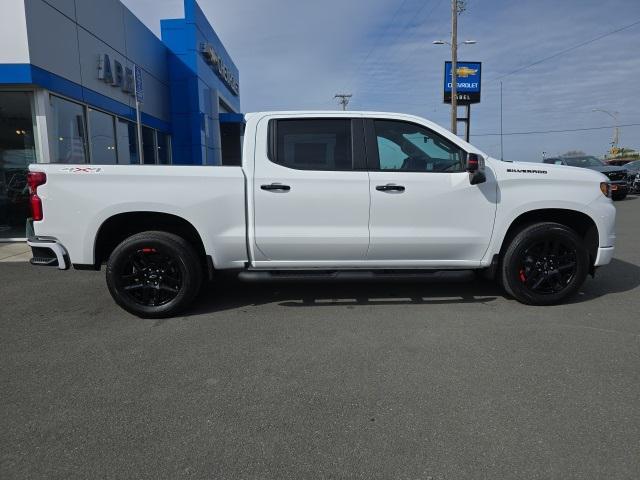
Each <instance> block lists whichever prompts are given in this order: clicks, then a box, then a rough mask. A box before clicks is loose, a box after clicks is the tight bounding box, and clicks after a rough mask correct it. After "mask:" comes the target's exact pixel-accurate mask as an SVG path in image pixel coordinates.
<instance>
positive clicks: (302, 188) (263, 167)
mask: <svg viewBox="0 0 640 480" xmlns="http://www.w3.org/2000/svg"><path fill="white" fill-rule="evenodd" d="M267 121H268V124H266V122H267ZM265 129H267V130H268V131H265ZM258 131H259V132H260V131H263V132H264V133H265V135H264V137H268V138H269V141H268V144H269V145H268V147H267V148H265V149H262V148H256V156H255V166H254V170H255V172H254V184H253V196H254V198H253V200H254V202H253V205H254V207H253V208H254V215H255V217H254V228H255V233H254V235H255V247H256V249H257V251H256V252H255V257H256V266H266V267H270V268H272V267H283V268H284V267H292V268H295V267H318V266H322V265H323V264H325V263H326V264H327V265H332V266H337V265H340V264H344V263H345V262H347V263H348V262H354V261H362V260H364V258H365V255H366V252H367V247H368V245H369V225H368V223H369V177H368V173H367V172H366V171H365V169H364V154H363V148H364V139H363V133H362V121H361V120H359V119H355V120H352V119H349V118H344V117H342V118H303V117H301V118H294V119H291V118H287V119H270V120H269V119H263V120H262V121H261V122H260V124H259V126H258ZM259 137H262V135H260V134H259ZM359 168H360V169H359Z"/></svg>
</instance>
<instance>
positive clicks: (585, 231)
mask: <svg viewBox="0 0 640 480" xmlns="http://www.w3.org/2000/svg"><path fill="white" fill-rule="evenodd" d="M540 222H554V223H559V224H561V225H564V226H566V227H569V228H571V229H572V230H573V231H575V232H576V233H577V234H578V235H579V236H580V237H582V239H583V240H584V242H585V246H586V248H587V251H588V252H589V261H590V263H591V266H592V267H593V263H594V262H595V259H596V256H597V254H598V246H599V236H598V226H597V224H596V222H595V221H594V220H593V218H591V217H590V216H589V215H588V214H586V213H584V212H581V211H579V210H571V209H564V208H540V209H536V210H529V211H527V212H523V213H521V214H520V215H518V216H517V217H516V218H515V219H514V220H513V221H512V222H511V224H510V225H509V227H508V228H507V231H506V233H505V235H504V237H503V239H502V243H501V245H500V250H499V254H500V256H501V257H502V255H503V254H504V251H505V249H506V248H507V246H508V245H509V242H510V241H511V239H513V237H514V236H515V235H516V234H517V233H518V232H520V231H521V230H522V229H523V228H525V227H527V226H529V225H532V224H534V223H540Z"/></svg>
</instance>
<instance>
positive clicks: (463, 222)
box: [366, 120, 496, 267]
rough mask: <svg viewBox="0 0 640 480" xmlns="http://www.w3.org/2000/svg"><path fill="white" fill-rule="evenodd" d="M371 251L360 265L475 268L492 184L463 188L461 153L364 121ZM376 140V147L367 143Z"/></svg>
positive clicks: (402, 129)
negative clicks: (384, 263)
mask: <svg viewBox="0 0 640 480" xmlns="http://www.w3.org/2000/svg"><path fill="white" fill-rule="evenodd" d="M366 132H367V137H368V138H367V147H368V148H367V155H368V159H369V162H370V168H371V169H372V171H371V172H370V180H371V181H370V183H371V187H370V194H371V220H370V236H371V238H370V246H369V252H368V254H367V260H374V261H396V262H399V264H400V265H402V264H403V263H401V262H409V263H411V264H416V263H415V262H420V265H423V266H425V267H430V266H433V267H438V266H456V265H459V266H460V267H467V266H476V265H477V264H478V262H479V261H480V260H481V258H482V257H483V256H484V253H485V252H486V250H487V248H488V246H489V241H490V240H491V232H492V229H493V222H494V217H495V211H496V182H495V177H494V176H493V174H492V172H491V171H490V170H489V169H487V171H486V175H487V182H485V183H482V184H479V185H471V184H470V183H469V174H468V173H467V172H466V171H465V167H466V152H465V151H464V150H462V148H460V147H459V146H458V145H456V144H455V143H453V142H451V141H450V140H448V139H446V138H444V137H442V136H441V135H439V134H437V133H436V132H434V131H432V130H430V129H428V128H426V127H424V126H422V125H418V124H415V123H410V122H404V121H397V120H367V121H366ZM373 138H375V140H373Z"/></svg>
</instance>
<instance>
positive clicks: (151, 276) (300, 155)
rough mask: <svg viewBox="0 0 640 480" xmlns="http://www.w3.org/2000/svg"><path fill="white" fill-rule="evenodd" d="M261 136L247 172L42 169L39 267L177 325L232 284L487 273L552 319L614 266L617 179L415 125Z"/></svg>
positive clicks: (34, 180)
mask: <svg viewBox="0 0 640 480" xmlns="http://www.w3.org/2000/svg"><path fill="white" fill-rule="evenodd" d="M245 122H246V123H245V124H244V135H243V136H242V138H241V139H236V143H237V144H238V146H239V147H238V150H240V148H241V150H242V151H241V160H240V153H238V155H237V159H236V166H177V165H174V166H147V165H141V166H138V165H130V166H129V165H104V166H98V165H59V164H36V165H31V166H30V174H29V185H30V193H31V206H32V214H33V229H34V235H33V236H32V237H31V238H29V240H28V243H29V245H30V246H31V247H32V250H33V259H32V263H33V264H35V265H54V266H57V267H58V268H60V269H63V270H64V269H68V268H69V267H70V266H71V265H73V266H74V267H75V268H77V269H82V268H91V269H100V267H101V265H102V264H103V263H106V277H107V285H108V288H109V291H110V292H111V295H112V296H113V298H114V300H115V301H116V302H117V303H118V304H119V305H120V306H121V307H123V308H124V309H125V310H128V311H129V312H132V313H134V314H136V315H139V316H143V317H163V316H171V315H174V314H176V313H177V312H179V311H180V310H182V309H183V308H184V307H186V306H187V305H188V304H189V303H190V302H191V301H192V300H193V299H194V297H195V296H196V294H197V293H198V292H199V290H200V288H201V285H202V284H203V283H204V281H205V280H206V279H207V278H213V277H214V273H215V272H216V271H222V270H227V271H235V272H237V274H238V276H239V277H240V278H241V279H244V280H248V281H252V280H262V279H266V280H269V279H271V280H274V279H280V280H282V279H286V280H299V279H304V278H313V279H318V278H322V277H326V278H327V279H334V280H335V279H341V278H348V279H351V278H353V279H371V278H376V279H377V278H380V279H385V278H389V277H393V278H397V277H398V276H403V275H407V276H408V275H410V276H412V277H416V276H419V275H420V274H424V275H429V274H433V272H434V271H440V270H468V269H473V270H478V271H483V272H484V273H485V274H486V276H488V277H493V278H495V279H497V281H498V282H499V283H500V284H501V285H502V286H503V287H504V289H505V290H506V292H507V293H508V294H509V295H511V296H512V297H514V298H515V299H517V300H519V301H521V302H524V303H527V304H534V305H549V304H554V303H558V302H560V301H562V300H563V299H565V298H567V297H568V296H570V295H572V294H574V293H575V292H576V291H577V290H578V289H579V288H580V286H581V285H582V283H583V282H584V280H585V278H586V276H587V274H589V273H591V274H593V273H594V272H595V268H596V267H599V266H601V265H605V264H607V263H609V262H610V261H611V258H612V256H613V251H614V242H615V233H614V223H615V208H614V206H613V204H612V201H611V198H610V190H609V185H608V183H607V179H606V177H605V176H604V175H602V174H601V173H598V172H594V171H591V170H587V169H582V168H573V167H566V166H558V165H546V164H537V163H514V162H503V161H500V160H497V159H494V158H490V157H488V156H487V155H485V154H484V153H482V152H481V151H480V150H478V149H477V148H475V147H474V146H472V145H470V144H468V143H466V142H464V141H463V140H461V139H460V138H459V137H457V136H455V135H453V134H451V133H450V132H448V131H447V130H445V129H443V128H441V127H440V126H438V125H436V124H434V123H432V122H429V121H427V120H424V119H422V118H419V117H414V116H410V115H403V114H395V113H393V114H392V113H372V112H266V113H252V114H247V115H246V116H245ZM223 163H225V161H224V160H223Z"/></svg>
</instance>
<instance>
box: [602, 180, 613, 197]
mask: <svg viewBox="0 0 640 480" xmlns="http://www.w3.org/2000/svg"><path fill="white" fill-rule="evenodd" d="M600 191H601V192H602V194H603V195H604V196H605V197H611V185H610V184H609V183H608V182H600Z"/></svg>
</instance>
